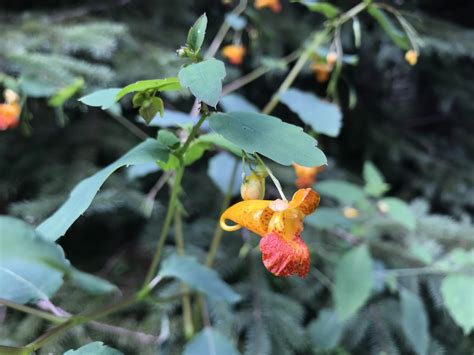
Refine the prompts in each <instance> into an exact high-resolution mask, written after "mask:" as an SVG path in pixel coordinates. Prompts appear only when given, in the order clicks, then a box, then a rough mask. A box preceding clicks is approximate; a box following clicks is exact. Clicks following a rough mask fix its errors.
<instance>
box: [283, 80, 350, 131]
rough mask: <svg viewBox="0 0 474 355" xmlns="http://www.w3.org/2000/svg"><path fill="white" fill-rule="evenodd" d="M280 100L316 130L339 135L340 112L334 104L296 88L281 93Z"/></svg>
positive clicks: (340, 124)
mask: <svg viewBox="0 0 474 355" xmlns="http://www.w3.org/2000/svg"><path fill="white" fill-rule="evenodd" d="M280 100H281V102H283V103H284V104H285V105H286V106H288V107H289V108H290V110H291V111H293V112H295V113H297V114H298V116H299V117H300V119H301V120H302V121H303V122H304V123H306V124H308V125H310V126H311V127H312V128H313V129H314V130H315V131H316V132H318V133H321V134H325V135H327V136H330V137H337V136H338V135H339V132H340V130H341V126H342V113H341V110H340V109H339V107H338V106H337V105H336V104H333V103H331V102H327V101H324V100H321V99H320V98H318V97H317V96H316V95H314V94H312V93H310V92H304V91H301V90H298V89H288V90H287V91H285V92H284V93H283V94H282V95H281V98H280Z"/></svg>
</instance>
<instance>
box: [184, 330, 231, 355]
mask: <svg viewBox="0 0 474 355" xmlns="http://www.w3.org/2000/svg"><path fill="white" fill-rule="evenodd" d="M210 354H215V355H239V354H240V353H239V352H238V351H237V349H236V348H235V346H234V344H232V342H231V341H230V340H229V339H227V338H226V337H225V336H224V335H222V334H221V333H220V332H219V331H217V330H215V329H213V328H211V327H205V328H204V329H203V330H201V331H200V332H199V333H197V334H196V335H195V336H194V338H192V339H191V341H190V342H189V343H187V344H186V346H185V347H184V352H183V355H210Z"/></svg>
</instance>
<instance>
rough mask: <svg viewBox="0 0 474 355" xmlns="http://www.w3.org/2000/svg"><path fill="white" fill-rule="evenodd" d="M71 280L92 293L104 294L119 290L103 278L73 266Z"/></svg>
mask: <svg viewBox="0 0 474 355" xmlns="http://www.w3.org/2000/svg"><path fill="white" fill-rule="evenodd" d="M68 276H69V277H70V279H71V281H72V282H73V283H74V284H76V286H78V287H79V288H81V289H83V290H84V291H86V292H88V293H89V294H91V295H104V294H108V293H112V292H115V291H117V290H118V288H117V286H115V285H114V284H112V283H110V282H109V281H107V280H104V279H103V278H100V277H98V276H95V275H92V274H89V273H87V272H83V271H80V270H78V269H76V268H74V267H71V269H70V271H69V272H68Z"/></svg>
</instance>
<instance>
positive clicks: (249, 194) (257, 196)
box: [240, 171, 265, 200]
mask: <svg viewBox="0 0 474 355" xmlns="http://www.w3.org/2000/svg"><path fill="white" fill-rule="evenodd" d="M240 195H241V196H242V200H261V199H262V198H263V197H264V196H265V175H264V174H259V173H255V172H253V171H252V172H251V173H250V175H249V176H246V177H245V178H244V181H243V182H242V185H241V186H240Z"/></svg>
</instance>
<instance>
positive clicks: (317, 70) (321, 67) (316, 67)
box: [311, 63, 333, 83]
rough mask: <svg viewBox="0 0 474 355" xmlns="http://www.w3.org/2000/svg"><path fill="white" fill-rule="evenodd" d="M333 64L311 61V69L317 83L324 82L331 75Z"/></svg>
mask: <svg viewBox="0 0 474 355" xmlns="http://www.w3.org/2000/svg"><path fill="white" fill-rule="evenodd" d="M332 68H333V66H332V65H330V64H328V63H313V65H312V66H311V69H312V70H313V73H314V77H315V78H316V81H317V82H318V83H325V82H326V81H328V80H329V78H330V76H331V72H332Z"/></svg>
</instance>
